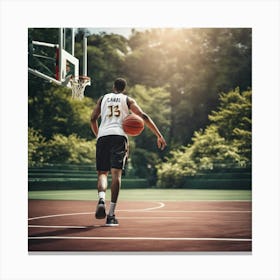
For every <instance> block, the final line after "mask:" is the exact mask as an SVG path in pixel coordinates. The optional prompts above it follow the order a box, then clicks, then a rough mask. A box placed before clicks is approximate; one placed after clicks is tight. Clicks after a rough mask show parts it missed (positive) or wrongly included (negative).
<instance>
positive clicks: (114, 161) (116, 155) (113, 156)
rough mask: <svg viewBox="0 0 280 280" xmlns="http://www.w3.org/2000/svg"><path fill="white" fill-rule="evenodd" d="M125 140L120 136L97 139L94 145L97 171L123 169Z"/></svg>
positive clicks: (125, 152) (125, 148)
mask: <svg viewBox="0 0 280 280" xmlns="http://www.w3.org/2000/svg"><path fill="white" fill-rule="evenodd" d="M127 150H128V145H127V139H126V137H125V136H121V135H108V136H102V137H100V138H98V140H97V143H96V169H97V171H110V170H111V168H116V169H123V168H124V165H125V161H126V157H127Z"/></svg>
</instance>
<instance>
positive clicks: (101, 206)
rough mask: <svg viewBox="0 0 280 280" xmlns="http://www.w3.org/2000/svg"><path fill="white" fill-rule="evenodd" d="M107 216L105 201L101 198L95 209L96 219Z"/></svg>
mask: <svg viewBox="0 0 280 280" xmlns="http://www.w3.org/2000/svg"><path fill="white" fill-rule="evenodd" d="M105 217H106V210H105V201H104V199H102V198H100V199H99V201H98V204H97V207H96V211H95V218H96V219H104V218H105Z"/></svg>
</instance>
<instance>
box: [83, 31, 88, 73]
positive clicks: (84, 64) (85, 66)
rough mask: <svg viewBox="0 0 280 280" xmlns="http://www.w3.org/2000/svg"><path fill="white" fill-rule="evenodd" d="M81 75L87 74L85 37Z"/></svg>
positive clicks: (84, 40)
mask: <svg viewBox="0 0 280 280" xmlns="http://www.w3.org/2000/svg"><path fill="white" fill-rule="evenodd" d="M83 76H87V37H86V36H84V37H83Z"/></svg>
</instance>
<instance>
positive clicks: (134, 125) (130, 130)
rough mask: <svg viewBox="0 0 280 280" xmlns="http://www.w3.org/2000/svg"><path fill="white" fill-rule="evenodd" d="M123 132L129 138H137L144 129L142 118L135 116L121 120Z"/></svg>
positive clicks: (131, 115)
mask: <svg viewBox="0 0 280 280" xmlns="http://www.w3.org/2000/svg"><path fill="white" fill-rule="evenodd" d="M122 126H123V130H124V132H125V133H126V134H127V135H129V136H137V135H139V134H140V133H141V132H142V131H143V129H144V121H143V119H142V118H140V117H139V116H137V115H135V114H130V115H128V116H127V117H126V118H125V119H124V120H123V124H122Z"/></svg>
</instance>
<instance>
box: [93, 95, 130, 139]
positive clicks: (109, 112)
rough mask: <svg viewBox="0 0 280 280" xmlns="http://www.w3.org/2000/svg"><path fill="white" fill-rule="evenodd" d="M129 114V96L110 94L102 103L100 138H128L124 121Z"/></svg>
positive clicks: (105, 96)
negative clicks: (111, 136)
mask: <svg viewBox="0 0 280 280" xmlns="http://www.w3.org/2000/svg"><path fill="white" fill-rule="evenodd" d="M128 114H129V109H128V105H127V96H126V95H125V94H123V93H108V94H106V95H104V97H103V98H102V102H101V123H100V127H99V131H98V138H99V137H101V136H106V135H123V136H126V134H125V132H124V131H123V128H122V122H123V119H124V118H125V117H126V116H127V115H128Z"/></svg>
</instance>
